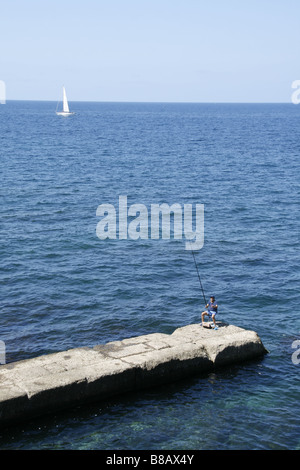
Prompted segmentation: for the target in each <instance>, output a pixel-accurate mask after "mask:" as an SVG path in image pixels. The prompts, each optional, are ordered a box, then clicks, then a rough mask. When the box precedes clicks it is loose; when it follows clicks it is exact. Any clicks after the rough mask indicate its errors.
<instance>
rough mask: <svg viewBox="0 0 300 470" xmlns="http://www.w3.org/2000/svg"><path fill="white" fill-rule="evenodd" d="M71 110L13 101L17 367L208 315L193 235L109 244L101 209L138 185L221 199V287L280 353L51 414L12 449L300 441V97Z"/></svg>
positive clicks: (6, 172)
mask: <svg viewBox="0 0 300 470" xmlns="http://www.w3.org/2000/svg"><path fill="white" fill-rule="evenodd" d="M55 107H56V103H51V102H25V101H24V102H14V101H8V102H7V104H6V105H0V157H1V168H0V171H1V188H0V192H1V232H0V237H1V246H0V250H1V251H0V259H1V263H0V270H1V271H0V281H1V316H0V340H2V341H4V342H5V345H6V360H7V362H13V361H18V360H21V359H27V358H32V357H35V356H38V355H41V354H47V353H52V352H56V351H61V350H65V349H68V348H75V347H80V346H94V345H96V344H99V343H105V342H107V341H113V340H117V339H123V338H127V337H130V336H136V335H142V334H148V333H154V332H162V333H171V332H173V331H174V330H175V329H176V328H178V327H180V326H184V325H186V324H189V323H194V322H199V321H200V312H201V311H202V309H203V300H202V296H201V291H200V289H199V284H198V278H197V273H196V270H195V265H194V262H193V258H192V254H191V252H190V251H187V250H186V249H185V242H184V240H174V237H173V238H172V237H171V239H170V240H163V239H161V238H160V239H158V240H151V239H149V240H131V239H127V240H120V239H118V238H117V239H116V240H109V239H108V240H104V241H103V240H102V241H101V240H100V239H99V238H98V237H97V235H96V226H97V223H98V222H99V220H100V219H99V217H97V216H96V210H97V207H98V206H99V205H100V204H103V203H109V204H113V205H114V206H115V207H116V209H118V199H119V196H120V195H125V196H127V198H128V205H131V204H135V203H139V204H144V205H145V206H146V207H147V208H149V209H150V206H151V204H154V203H163V202H165V203H167V204H169V205H171V204H173V203H178V204H181V205H182V206H183V204H186V203H190V204H194V206H195V204H204V211H205V234H204V246H203V248H202V249H201V250H199V251H198V252H196V259H197V263H198V267H199V270H200V273H201V278H202V282H203V287H204V290H205V293H206V295H207V296H209V295H210V294H214V295H215V296H216V298H217V301H218V303H219V311H220V314H219V319H220V320H224V321H226V322H229V323H233V324H235V325H238V326H241V327H244V328H249V329H252V330H255V331H257V332H258V334H259V336H260V337H261V339H262V341H263V343H264V345H265V347H266V348H267V349H268V350H269V354H268V355H267V356H265V357H264V358H262V359H260V360H258V361H253V362H250V363H245V364H241V365H239V366H234V367H228V368H226V369H224V370H221V371H216V372H214V373H211V374H207V375H203V376H200V377H196V378H193V379H191V380H186V381H182V382H179V383H176V384H170V385H168V386H165V387H162V388H159V389H151V390H148V391H145V392H142V393H136V394H131V395H126V396H122V397H119V398H114V399H112V400H111V401H107V402H104V403H98V404H94V405H90V406H84V407H79V408H76V409H75V410H70V411H68V412H65V413H60V414H57V415H56V416H51V417H45V418H40V419H37V420H35V421H32V422H30V423H27V424H24V425H22V426H19V427H14V428H12V429H9V430H6V431H5V432H1V439H0V447H1V448H2V449H131V450H133V449H148V450H150V449H200V450H201V449H298V450H300V405H299V392H300V387H299V372H300V364H298V362H299V358H300V353H299V354H298V353H297V350H295V349H294V348H293V344H294V345H295V343H294V342H295V341H296V340H299V339H300V338H299V335H300V325H299V303H300V298H299V292H300V289H299V287H300V286H299V219H300V217H299V181H300V178H299V176H300V175H299V158H300V138H299V137H300V106H296V105H293V104H265V105H264V104H251V105H250V104H245V105H244V104H233V105H231V104H159V103H157V104H143V103H132V104H131V103H71V104H70V107H71V109H72V110H73V111H76V114H75V115H74V116H72V117H69V118H62V117H58V116H56V115H55ZM216 334H217V332H216ZM298 348H299V346H298ZM293 358H294V360H293Z"/></svg>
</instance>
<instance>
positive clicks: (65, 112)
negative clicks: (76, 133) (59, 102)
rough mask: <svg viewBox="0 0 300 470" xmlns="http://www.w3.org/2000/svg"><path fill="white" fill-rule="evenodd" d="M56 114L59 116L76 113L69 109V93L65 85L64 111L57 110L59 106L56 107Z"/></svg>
mask: <svg viewBox="0 0 300 470" xmlns="http://www.w3.org/2000/svg"><path fill="white" fill-rule="evenodd" d="M56 114H57V115H58V116H71V115H72V114H75V113H71V112H70V110H69V104H68V100H67V94H66V90H65V87H64V86H63V110H62V111H57V107H56Z"/></svg>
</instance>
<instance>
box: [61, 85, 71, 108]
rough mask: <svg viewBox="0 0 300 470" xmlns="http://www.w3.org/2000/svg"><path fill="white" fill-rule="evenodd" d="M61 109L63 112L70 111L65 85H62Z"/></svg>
mask: <svg viewBox="0 0 300 470" xmlns="http://www.w3.org/2000/svg"><path fill="white" fill-rule="evenodd" d="M63 111H64V113H69V112H70V110H69V105H68V100H67V94H66V90H65V87H63Z"/></svg>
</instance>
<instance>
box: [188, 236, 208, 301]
mask: <svg viewBox="0 0 300 470" xmlns="http://www.w3.org/2000/svg"><path fill="white" fill-rule="evenodd" d="M191 251H192V255H193V258H194V263H195V266H196V270H197V274H198V279H199V283H200V287H201V290H202V295H203V299H204V302H205V305H207V302H206V298H205V294H204V289H203V286H202V282H201V278H200V274H199V270H198V266H197V263H196V259H195V254H194V251H193V248H192V245H191Z"/></svg>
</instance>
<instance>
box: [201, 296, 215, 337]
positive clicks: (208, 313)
mask: <svg viewBox="0 0 300 470" xmlns="http://www.w3.org/2000/svg"><path fill="white" fill-rule="evenodd" d="M205 308H207V310H205V311H204V312H202V314H201V318H202V326H205V324H204V317H205V316H208V317H211V318H212V321H213V322H214V329H215V330H217V329H218V327H217V324H216V314H217V313H218V304H217V302H216V299H215V297H214V296H213V295H212V296H211V297H210V301H209V302H208V304H206V305H205ZM209 328H210V326H209Z"/></svg>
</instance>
